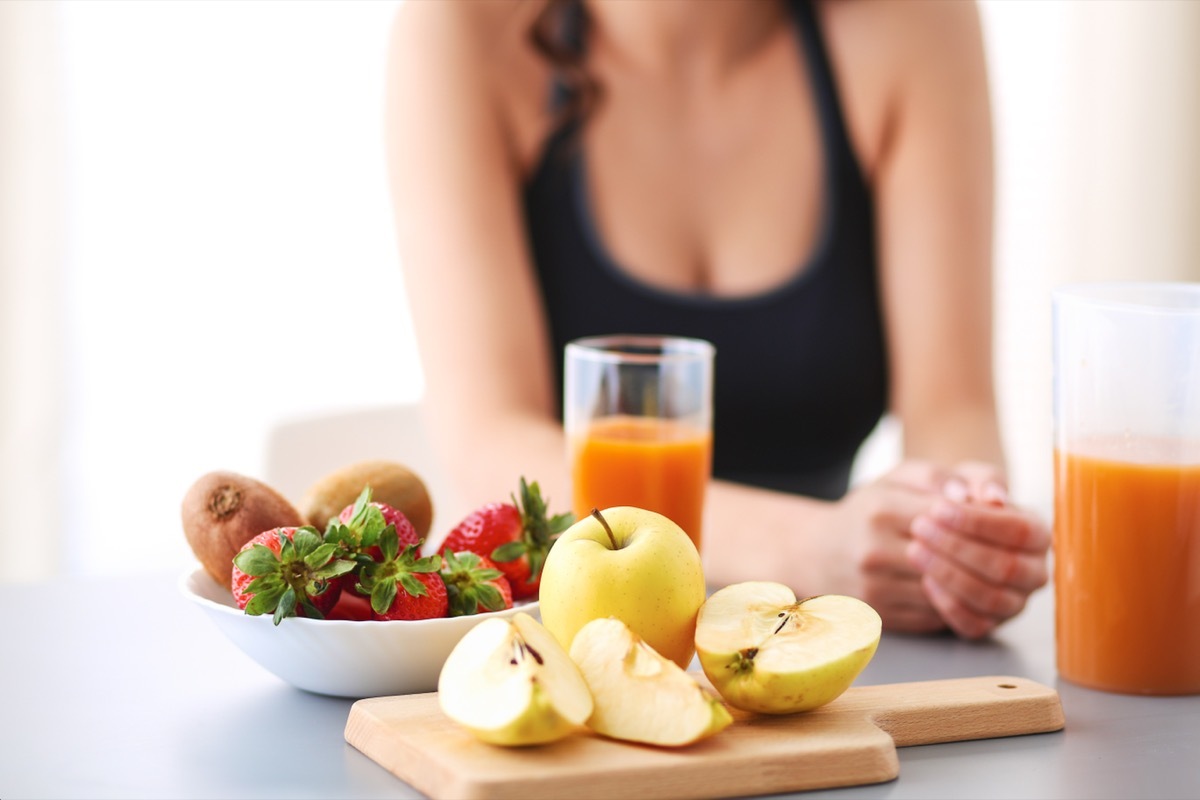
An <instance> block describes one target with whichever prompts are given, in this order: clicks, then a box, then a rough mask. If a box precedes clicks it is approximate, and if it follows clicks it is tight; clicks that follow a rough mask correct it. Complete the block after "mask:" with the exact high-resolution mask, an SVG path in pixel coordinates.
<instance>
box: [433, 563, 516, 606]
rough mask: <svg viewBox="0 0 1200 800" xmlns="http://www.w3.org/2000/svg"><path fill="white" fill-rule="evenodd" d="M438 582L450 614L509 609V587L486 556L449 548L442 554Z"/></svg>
mask: <svg viewBox="0 0 1200 800" xmlns="http://www.w3.org/2000/svg"><path fill="white" fill-rule="evenodd" d="M441 574H442V581H444V582H445V584H446V593H447V594H448V595H449V599H450V611H449V616H451V617H462V616H466V615H469V614H478V613H479V612H480V611H501V610H503V609H506V608H512V604H513V600H512V586H511V585H510V584H509V582H508V578H506V577H504V573H503V572H501V571H500V570H498V569H496V565H495V563H493V562H492V560H491V559H490V558H488V557H487V556H481V555H479V554H477V553H472V552H471V551H469V550H464V551H463V552H461V553H455V552H454V551H453V550H451V549H450V548H446V552H445V553H444V554H443V555H442V569H441Z"/></svg>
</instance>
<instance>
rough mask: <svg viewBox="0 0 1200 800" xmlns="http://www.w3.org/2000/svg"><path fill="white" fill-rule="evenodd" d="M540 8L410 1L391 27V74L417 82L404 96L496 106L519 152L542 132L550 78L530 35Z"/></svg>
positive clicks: (492, 0) (497, 0)
mask: <svg viewBox="0 0 1200 800" xmlns="http://www.w3.org/2000/svg"><path fill="white" fill-rule="evenodd" d="M541 8H542V4H541V3H538V2H529V0H488V2H414V0H406V2H403V3H401V4H400V7H399V8H398V9H397V12H396V16H395V20H394V23H393V28H392V34H391V43H390V51H391V64H390V71H391V73H392V75H391V79H392V80H393V81H394V82H397V83H400V84H405V85H408V86H410V87H412V88H413V90H414V91H410V92H407V93H405V96H407V97H413V98H425V100H424V102H426V103H437V104H438V105H440V106H446V105H455V104H459V103H463V104H475V105H479V104H483V105H484V106H486V107H487V108H489V109H492V110H493V111H494V112H495V113H496V114H497V115H498V121H499V124H500V125H501V126H502V127H503V128H504V129H505V131H506V134H505V135H506V138H509V140H510V144H511V145H512V147H514V148H515V152H516V153H518V154H520V153H523V152H524V151H526V150H528V149H530V148H531V147H533V146H534V143H535V141H536V139H537V138H538V137H539V136H541V135H543V134H542V130H541V129H542V127H543V126H544V116H545V98H546V96H547V92H548V87H549V80H550V72H549V67H548V65H547V63H546V62H545V61H544V60H543V59H542V58H541V57H540V56H539V55H538V54H537V51H536V49H535V47H534V46H533V44H532V41H531V38H530V31H531V30H532V28H533V25H534V22H535V20H536V18H537V15H538V13H539V12H540V10H541ZM412 110H413V111H416V112H418V113H422V112H423V111H424V110H425V109H420V108H417V109H412ZM527 140H528V143H526V142H527Z"/></svg>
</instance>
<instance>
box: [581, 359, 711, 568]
mask: <svg viewBox="0 0 1200 800" xmlns="http://www.w3.org/2000/svg"><path fill="white" fill-rule="evenodd" d="M713 356H714V348H713V346H712V345H711V344H710V343H709V342H706V341H703V340H701V339H689V338H684V337H675V336H644V335H613V336H596V337H589V338H585V339H578V340H576V341H573V342H570V343H568V344H567V347H566V353H565V363H564V370H563V425H564V429H565V431H566V436H567V452H568V458H569V460H570V465H571V483H572V506H573V509H574V511H575V515H576V516H577V517H580V518H582V517H583V516H585V515H587V514H590V513H591V511H592V509H601V510H603V509H605V508H611V507H613V506H637V507H638V508H645V509H648V510H650V511H656V512H658V513H660V514H662V515H664V516H666V517H667V518H669V519H671V520H672V521H674V522H675V524H677V525H678V526H679V527H681V528H683V530H684V532H685V533H687V534H688V536H689V537H691V539H692V542H693V543H694V544H695V545H696V549H699V548H700V542H701V539H702V528H703V517H704V494H705V490H706V488H707V485H708V481H709V478H710V476H711V475H712V380H713Z"/></svg>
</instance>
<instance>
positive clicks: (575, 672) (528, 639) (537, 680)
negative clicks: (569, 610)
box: [438, 614, 592, 746]
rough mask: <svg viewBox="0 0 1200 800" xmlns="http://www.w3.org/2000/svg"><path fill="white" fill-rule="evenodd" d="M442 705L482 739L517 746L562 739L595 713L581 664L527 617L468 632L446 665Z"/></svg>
mask: <svg viewBox="0 0 1200 800" xmlns="http://www.w3.org/2000/svg"><path fill="white" fill-rule="evenodd" d="M438 703H439V705H441V707H442V711H443V712H444V713H445V714H446V716H447V717H449V718H450V719H452V720H454V721H455V722H457V723H459V724H460V725H462V726H464V727H465V728H467V729H468V730H470V731H471V733H473V734H475V736H477V737H478V738H480V739H482V740H483V741H485V742H489V743H491V744H499V745H512V746H519V745H531V744H545V743H546V742H553V741H557V740H558V739H562V738H563V737H565V736H567V735H569V734H571V733H573V732H574V731H576V730H578V729H580V728H581V726H582V725H583V724H584V722H585V721H586V720H587V718H588V716H589V715H590V714H591V713H592V695H591V693H590V692H589V691H588V687H587V683H585V682H584V680H583V676H582V675H581V674H580V672H579V668H578V667H577V666H575V662H574V661H572V660H571V658H570V656H568V655H567V652H566V650H564V649H563V647H562V645H560V644H559V643H558V640H557V639H555V638H554V636H553V635H551V633H550V632H549V631H547V630H546V629H545V628H543V627H542V625H541V624H540V623H539V622H538V621H537V620H535V619H534V618H533V617H531V616H529V615H528V614H515V615H513V617H512V618H511V619H489V620H485V621H484V622H481V623H479V624H478V625H476V626H475V627H474V628H472V629H471V630H470V631H468V632H467V634H466V635H465V636H463V638H462V639H460V640H459V642H458V644H457V645H455V647H454V649H453V650H452V651H451V652H450V655H449V656H448V657H447V658H446V663H445V664H444V665H443V666H442V671H441V674H440V675H439V676H438Z"/></svg>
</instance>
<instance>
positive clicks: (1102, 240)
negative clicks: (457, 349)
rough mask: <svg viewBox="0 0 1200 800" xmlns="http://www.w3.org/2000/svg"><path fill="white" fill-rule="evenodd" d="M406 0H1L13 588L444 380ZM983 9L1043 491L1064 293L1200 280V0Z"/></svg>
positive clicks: (7, 503) (0, 352) (1, 341)
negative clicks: (420, 208)
mask: <svg viewBox="0 0 1200 800" xmlns="http://www.w3.org/2000/svg"><path fill="white" fill-rule="evenodd" d="M396 6H397V1H396V0H386V1H385V0H375V1H372V2H354V1H353V0H339V1H338V2H291V1H284V2H254V1H252V0H243V2H238V3H209V2H186V1H185V0H175V1H174V2H170V3H145V2H114V1H112V0H89V1H87V2H83V1H81V0H75V1H71V0H58V1H54V0H8V2H3V3H0V519H3V526H2V527H0V552H2V555H3V557H2V558H0V580H33V579H38V578H43V577H47V576H52V575H64V574H65V575H91V574H107V573H126V572H136V571H142V570H147V569H178V568H181V567H182V566H184V565H186V564H188V563H190V560H191V556H190V553H189V552H188V551H187V549H186V544H185V543H184V540H183V537H182V534H181V532H180V529H179V518H178V508H179V501H180V499H181V498H182V496H183V493H184V492H185V491H186V489H187V487H188V486H189V485H190V484H191V482H192V481H193V480H194V479H195V478H196V477H198V476H199V475H200V474H202V473H203V472H206V471H208V470H210V469H216V468H225V469H232V470H236V471H240V472H244V473H247V474H251V475H258V476H260V477H261V472H262V469H263V464H264V452H263V448H264V444H265V442H266V438H267V436H268V433H269V431H270V430H271V429H272V427H273V426H275V425H278V424H282V423H286V422H289V421H294V420H296V419H300V418H303V417H306V416H310V415H320V414H325V413H333V412H341V411H346V410H353V409H358V408H371V407H376V406H379V405H381V404H393V403H402V402H410V401H416V400H418V399H419V398H420V396H421V393H422V378H421V373H420V365H419V361H418V358H417V353H416V348H415V345H414V343H413V337H412V331H411V328H410V325H409V320H408V316H407V311H406V299H405V293H404V286H403V280H402V273H401V269H400V266H399V265H398V263H397V261H396V257H395V253H394V250H393V242H392V232H391V227H390V218H389V215H390V210H389V208H388V198H387V189H386V185H385V183H384V166H383V142H382V138H381V136H382V113H383V109H382V95H383V78H384V74H383V73H384V60H385V44H386V37H387V29H388V25H389V22H390V20H391V17H392V15H393V13H394V11H395V9H396ZM982 10H983V17H984V25H985V34H986V37H987V44H988V47H989V59H990V63H991V69H992V84H993V101H994V106H995V116H996V133H997V158H998V164H997V167H998V191H999V195H998V211H997V262H996V263H997V271H996V276H997V277H996V289H997V292H996V300H997V337H996V357H997V358H996V363H997V369H998V378H999V387H1000V402H1001V412H1002V417H1003V422H1004V425H1005V435H1006V443H1007V445H1008V448H1009V451H1010V459H1011V472H1012V483H1013V491H1014V494H1015V495H1016V497H1017V499H1018V500H1020V501H1022V502H1025V503H1028V504H1031V505H1034V506H1036V507H1039V508H1043V509H1046V508H1048V506H1049V501H1050V492H1051V486H1050V462H1049V459H1050V445H1051V440H1050V436H1051V422H1050V417H1049V414H1050V396H1049V395H1050V360H1049V359H1050V351H1049V346H1050V343H1049V336H1048V332H1049V291H1050V289H1051V288H1052V287H1053V286H1054V285H1056V284H1058V283H1061V282H1064V281H1068V280H1076V279H1093V278H1114V277H1138V278H1164V279H1189V280H1192V279H1200V225H1198V224H1197V222H1200V148H1197V147H1196V145H1195V143H1196V142H1198V141H1200V3H1195V2H1190V1H1189V0H1178V2H1173V1H1172V0H1161V1H1160V2H1152V3H1146V2H1139V0H1110V1H1109V2H1105V1H1104V0H1097V1H1095V2H1068V1H1067V0H1042V2H1037V3H1019V2H1008V1H1007V0H985V2H983V3H982ZM414 124H419V121H414Z"/></svg>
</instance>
